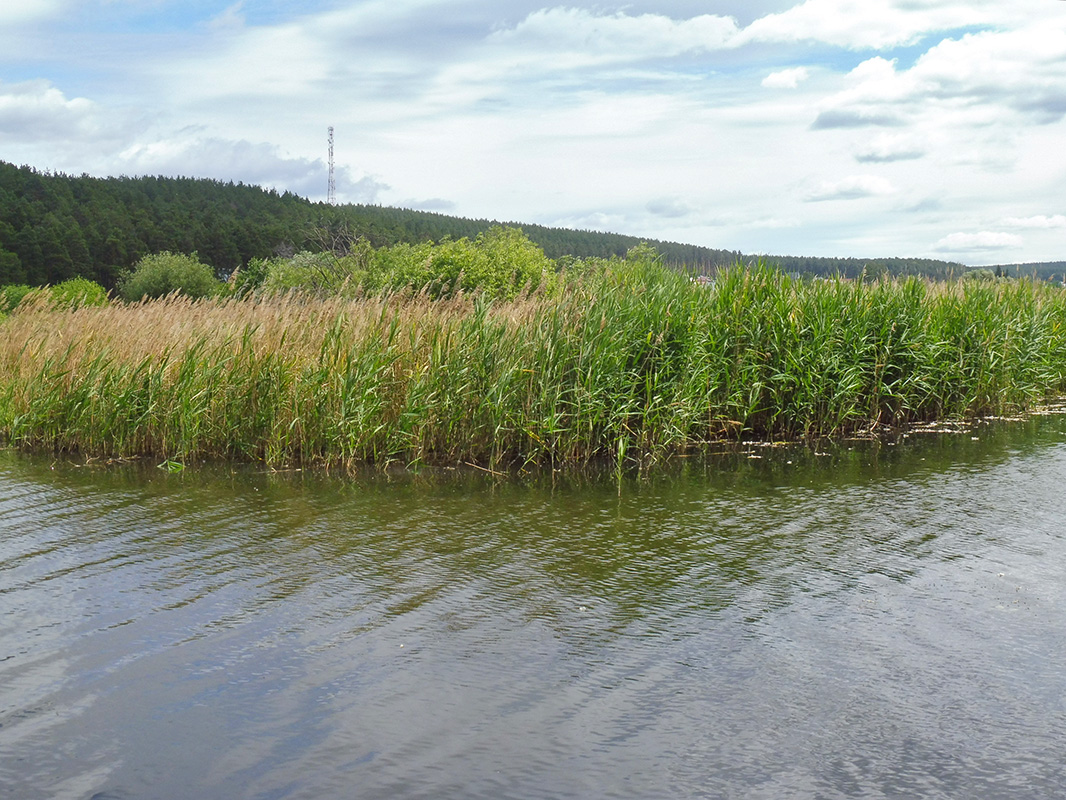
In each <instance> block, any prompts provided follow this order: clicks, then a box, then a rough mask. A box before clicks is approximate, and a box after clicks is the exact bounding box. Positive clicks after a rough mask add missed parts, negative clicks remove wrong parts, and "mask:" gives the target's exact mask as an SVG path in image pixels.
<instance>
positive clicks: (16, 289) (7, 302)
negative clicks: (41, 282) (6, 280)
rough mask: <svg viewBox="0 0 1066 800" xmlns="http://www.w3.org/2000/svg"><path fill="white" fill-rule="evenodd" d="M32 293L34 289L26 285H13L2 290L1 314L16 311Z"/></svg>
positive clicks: (0, 289)
mask: <svg viewBox="0 0 1066 800" xmlns="http://www.w3.org/2000/svg"><path fill="white" fill-rule="evenodd" d="M32 291H33V287H32V286H27V285H26V284H24V283H13V284H11V285H9V286H4V287H2V288H0V313H8V312H11V311H14V310H15V309H16V308H18V306H19V303H21V302H22V300H23V298H24V297H26V295H28V294H29V293H30V292H32Z"/></svg>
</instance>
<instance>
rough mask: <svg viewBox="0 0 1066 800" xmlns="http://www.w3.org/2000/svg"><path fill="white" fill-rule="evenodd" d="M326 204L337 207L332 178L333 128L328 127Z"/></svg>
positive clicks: (335, 191) (334, 184)
mask: <svg viewBox="0 0 1066 800" xmlns="http://www.w3.org/2000/svg"><path fill="white" fill-rule="evenodd" d="M326 202H327V203H329V204H330V205H331V206H335V205H337V181H336V180H335V179H334V177H333V126H332V125H330V126H329V186H328V188H327V189H326Z"/></svg>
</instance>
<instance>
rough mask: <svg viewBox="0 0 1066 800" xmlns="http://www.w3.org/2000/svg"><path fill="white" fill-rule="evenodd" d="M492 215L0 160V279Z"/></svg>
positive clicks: (459, 224)
mask: <svg viewBox="0 0 1066 800" xmlns="http://www.w3.org/2000/svg"><path fill="white" fill-rule="evenodd" d="M495 224H500V223H499V222H497V221H495V220H485V219H464V218H461V217H451V216H447V215H444V214H436V213H432V212H428V211H414V210H410V209H400V208H386V207H382V206H367V205H345V206H330V205H326V204H324V203H312V202H311V201H309V200H307V199H305V198H302V197H298V196H296V195H294V194H291V193H288V192H285V193H281V194H279V193H278V192H276V191H273V190H266V189H262V188H260V187H258V186H248V185H245V184H241V183H238V184H234V183H222V182H219V181H213V180H205V179H193V178H164V177H140V178H127V177H121V178H91V177H89V176H87V175H82V176H70V175H62V174H47V173H41V172H38V171H36V170H34V169H32V168H29V167H17V166H15V165H13V164H8V163H5V162H2V161H0V285H4V284H10V283H28V284H33V285H43V284H46V283H52V284H54V283H59V282H60V281H64V280H67V279H69V278H73V277H86V278H91V279H92V280H95V281H97V282H99V283H101V284H103V285H104V286H106V287H108V288H112V287H114V286H115V284H116V282H117V281H118V279H119V278H120V277H121V275H122V274H123V272H124V271H125V270H126V269H128V268H129V267H131V266H132V265H133V264H135V263H136V262H137V261H138V260H139V259H140V258H141V257H142V256H144V255H146V254H148V253H156V252H160V251H163V250H171V251H175V252H184V253H192V252H197V253H198V254H199V256H200V258H201V259H202V260H203V261H205V262H206V263H208V264H211V265H212V266H213V267H214V268H215V269H216V271H217V272H218V273H219V274H220V275H225V274H228V273H229V272H231V271H232V270H234V269H235V268H237V267H239V266H241V265H243V264H246V263H247V262H248V261H249V260H250V259H252V258H264V257H267V256H270V255H273V254H275V253H279V252H294V251H298V250H304V249H321V248H322V246H323V238H324V237H323V232H333V234H334V235H342V234H343V235H351V236H362V237H365V238H366V239H368V240H369V241H370V242H371V243H372V244H373V245H375V246H383V245H391V244H396V243H398V242H418V241H439V240H440V239H442V238H444V237H452V238H461V237H470V238H473V237H475V236H477V235H478V234H479V233H481V232H482V231H484V230H487V229H488V228H489V227H491V226H492V225H495ZM505 224H509V225H513V226H514V227H518V228H521V229H522V230H523V231H525V233H526V235H527V236H528V237H529V238H530V239H531V240H533V241H534V242H536V243H537V244H538V245H540V246H541V247H542V248H543V249H544V252H545V253H546V254H547V255H548V256H550V257H552V258H560V257H563V256H573V257H577V258H587V257H610V256H614V255H618V256H621V255H624V254H625V253H626V251H627V250H628V249H629V248H631V247H633V246H635V245H637V244H639V243H640V242H641V241H647V242H648V243H649V244H651V245H652V246H654V247H655V248H656V249H657V250H658V251H659V252H660V253H661V254H662V255H663V258H664V259H665V260H666V261H667V263H670V264H673V265H676V266H678V267H684V268H687V269H691V270H694V271H696V272H699V273H712V272H714V271H715V269H716V268H718V267H720V266H723V265H729V264H733V263H736V262H737V261H740V262H745V263H746V262H750V261H754V260H757V259H759V258H760V257H756V256H748V255H745V254H743V253H740V252H737V251H730V250H716V249H713V248H708V247H697V246H695V245H686V244H679V243H677V242H662V241H657V240H654V239H653V240H646V239H641V238H639V237H636V236H624V235H622V234H616V233H601V232H598V231H589V230H571V229H567V228H549V227H545V226H542V225H530V224H525V223H505ZM325 238H329V237H328V236H326V237H325ZM761 260H764V261H768V262H771V263H776V264H779V265H780V266H781V268H782V269H784V270H786V271H788V272H798V273H802V274H813V275H829V274H840V275H845V276H849V277H856V276H858V275H861V274H863V273H864V272H865V274H867V275H879V274H882V273H890V274H918V275H928V276H931V277H937V278H943V277H948V276H950V275H952V274H955V275H958V274H961V273H962V272H964V271H965V269H966V268H965V267H964V266H963V265H961V264H956V263H950V262H945V261H935V260H931V259H903V258H883V259H834V258H814V257H812V258H805V257H796V256H770V257H762V258H761ZM1041 266H1043V265H1041ZM1058 271H1060V272H1061V271H1062V269H1061V267H1060V268H1059V270H1058Z"/></svg>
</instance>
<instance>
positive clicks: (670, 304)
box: [0, 258, 1066, 468]
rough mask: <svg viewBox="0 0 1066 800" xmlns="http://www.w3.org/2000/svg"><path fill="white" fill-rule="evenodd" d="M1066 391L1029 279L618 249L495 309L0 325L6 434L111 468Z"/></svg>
mask: <svg viewBox="0 0 1066 800" xmlns="http://www.w3.org/2000/svg"><path fill="white" fill-rule="evenodd" d="M1064 388H1066V293H1064V292H1063V291H1061V290H1059V289H1057V288H1053V287H1049V286H1046V285H1042V284H1035V283H1032V282H1027V281H1017V282H1011V283H1006V284H984V283H972V282H968V283H960V284H931V283H927V282H924V281H921V280H919V279H914V278H912V279H906V280H902V281H892V282H888V281H886V282H880V283H875V284H872V285H866V284H862V283H848V282H843V281H828V282H818V283H807V282H800V281H793V280H791V279H789V278H788V277H787V276H784V275H781V274H780V273H778V272H776V271H772V270H769V269H764V268H761V267H753V268H747V269H745V268H740V267H737V268H733V269H730V270H728V271H725V272H723V273H720V274H719V276H718V279H717V281H716V283H715V285H714V286H713V287H711V288H705V287H700V286H696V285H694V284H692V283H691V282H689V281H688V280H687V279H686V278H685V277H684V276H680V275H677V274H675V273H672V272H669V271H667V270H664V269H662V268H661V267H659V266H658V265H657V264H656V263H654V262H653V261H651V260H649V259H647V258H635V259H631V260H629V261H621V262H616V263H614V264H613V265H611V266H610V268H608V269H604V270H602V271H599V272H593V273H590V274H586V275H585V276H584V277H583V278H581V279H579V280H569V281H564V282H563V288H562V289H561V290H559V289H558V288H557V289H556V290H555V292H554V293H553V296H552V297H550V298H548V297H544V296H539V295H537V294H536V293H533V294H525V295H521V296H519V297H517V298H516V299H514V300H512V301H508V302H497V303H495V304H493V303H490V302H489V301H487V300H485V299H484V298H483V297H479V296H473V297H472V296H463V295H460V296H457V297H454V298H451V299H447V300H432V299H430V298H429V297H428V296H427V295H425V294H412V293H409V292H408V293H403V294H394V295H381V296H372V297H364V298H361V299H357V300H341V299H332V300H330V299H326V300H322V299H317V300H314V299H308V298H296V297H292V296H290V297H265V298H259V299H243V300H238V299H230V300H227V301H212V300H199V301H193V300H189V299H185V298H179V297H169V298H166V299H162V300H156V301H149V302H143V303H138V304H134V305H131V306H118V305H113V306H107V307H101V308H92V307H82V308H76V309H67V310H62V309H56V308H54V307H50V306H46V305H39V306H37V307H33V306H32V305H31V306H29V307H27V306H23V307H22V308H21V309H20V311H18V312H17V313H15V314H12V315H11V316H10V317H8V318H6V319H4V320H3V321H2V322H0V436H2V437H3V438H4V439H5V440H7V441H8V442H10V443H13V444H15V445H17V446H20V447H26V448H35V449H52V450H78V451H82V452H84V453H86V454H92V455H98V456H110V457H114V456H137V455H152V456H154V457H158V458H170V459H175V460H182V459H197V458H232V459H239V460H249V461H258V462H263V463H266V464H269V465H272V466H277V467H281V466H284V465H290V466H295V465H308V464H315V465H334V466H336V465H340V466H351V465H354V464H357V463H363V462H373V463H377V464H387V463H390V462H395V461H400V462H403V463H457V462H464V461H465V462H471V463H477V464H480V465H484V466H487V467H490V468H496V467H501V466H505V465H512V464H533V463H552V464H564V465H565V464H579V463H583V462H587V461H589V460H592V459H601V458H606V459H614V460H616V461H618V462H623V461H626V460H631V459H650V458H658V457H663V456H666V455H669V454H671V453H676V452H680V451H685V450H689V449H692V448H697V447H699V446H700V445H701V444H704V443H706V442H709V441H712V440H716V439H720V438H722V437H736V436H740V435H756V436H765V437H801V436H821V435H831V434H839V433H843V432H848V431H855V430H859V429H865V428H870V427H872V426H875V425H878V424H890V423H891V424H902V423H907V422H917V421H926V420H931V419H938V418H957V417H964V416H971V415H978V414H984V413H998V412H1003V411H1006V410H1012V409H1018V408H1024V407H1026V406H1029V405H1031V404H1034V403H1037V402H1039V401H1041V400H1042V399H1044V398H1046V397H1048V396H1052V395H1057V394H1059V393H1061V392H1063V390H1064Z"/></svg>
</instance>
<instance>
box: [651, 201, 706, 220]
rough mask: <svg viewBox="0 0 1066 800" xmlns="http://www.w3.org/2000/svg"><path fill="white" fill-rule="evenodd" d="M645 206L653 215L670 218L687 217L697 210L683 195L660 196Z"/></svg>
mask: <svg viewBox="0 0 1066 800" xmlns="http://www.w3.org/2000/svg"><path fill="white" fill-rule="evenodd" d="M645 208H647V210H648V213H649V214H651V215H653V216H656V217H667V218H669V219H679V218H681V217H687V216H689V215H690V214H692V213H694V212H695V211H696V209H695V208H693V207H692V205H691V204H690V203H689V202H688V201H687V200H685V199H684V198H681V197H659V198H656V199H655V200H652V201H651V202H649V203H648V204H647V206H645Z"/></svg>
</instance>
